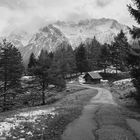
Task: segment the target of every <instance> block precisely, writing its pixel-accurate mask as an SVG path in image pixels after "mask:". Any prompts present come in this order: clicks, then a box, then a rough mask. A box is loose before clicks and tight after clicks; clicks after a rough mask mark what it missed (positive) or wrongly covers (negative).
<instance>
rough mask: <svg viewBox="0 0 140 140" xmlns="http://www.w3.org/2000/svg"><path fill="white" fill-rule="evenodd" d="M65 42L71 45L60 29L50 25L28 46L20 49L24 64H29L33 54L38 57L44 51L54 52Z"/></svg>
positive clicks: (35, 36) (37, 34)
mask: <svg viewBox="0 0 140 140" xmlns="http://www.w3.org/2000/svg"><path fill="white" fill-rule="evenodd" d="M63 42H67V43H69V40H68V39H67V38H66V37H65V36H64V35H63V33H62V32H61V31H60V30H59V29H57V28H56V27H54V26H53V25H48V26H46V27H43V28H41V29H40V30H39V31H38V32H37V33H35V34H34V35H33V36H32V38H31V39H30V40H29V42H28V45H26V46H24V47H20V48H19V50H20V52H21V54H22V56H23V60H24V62H25V63H27V62H28V60H29V57H30V54H31V53H32V52H33V53H34V54H35V56H36V57H38V56H39V54H40V52H41V50H42V49H44V50H48V52H51V51H52V52H53V51H55V50H56V48H57V47H58V46H59V45H60V44H61V43H63Z"/></svg>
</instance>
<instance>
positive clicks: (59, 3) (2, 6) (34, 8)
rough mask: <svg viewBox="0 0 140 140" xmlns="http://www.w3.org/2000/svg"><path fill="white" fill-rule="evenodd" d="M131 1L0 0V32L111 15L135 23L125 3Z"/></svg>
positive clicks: (119, 19)
mask: <svg viewBox="0 0 140 140" xmlns="http://www.w3.org/2000/svg"><path fill="white" fill-rule="evenodd" d="M130 2H131V0H0V34H2V33H3V34H4V33H6V32H8V31H9V30H13V29H15V28H16V29H17V28H23V29H27V30H30V31H31V30H34V29H37V28H38V27H40V26H41V25H45V23H46V22H51V21H55V20H79V19H87V18H102V17H105V18H114V19H117V20H118V21H119V22H120V23H123V24H126V25H129V26H131V25H133V24H136V23H135V21H134V20H133V19H132V18H131V16H130V15H129V13H128V10H127V7H126V5H127V4H129V3H130Z"/></svg>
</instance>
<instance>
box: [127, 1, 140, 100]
mask: <svg viewBox="0 0 140 140" xmlns="http://www.w3.org/2000/svg"><path fill="white" fill-rule="evenodd" d="M132 2H133V3H134V5H135V7H134V8H133V6H132V5H128V10H129V12H130V14H131V15H132V16H133V17H134V19H135V20H136V21H137V23H138V24H140V1H139V0H133V1H132ZM130 32H131V34H132V35H133V38H137V39H139V38H140V28H137V27H133V29H132V30H130ZM128 63H129V64H130V66H131V76H132V78H133V83H134V85H135V87H136V89H137V91H138V93H139V94H138V96H137V99H138V101H140V50H139V49H133V48H132V49H131V51H130V53H129V57H128Z"/></svg>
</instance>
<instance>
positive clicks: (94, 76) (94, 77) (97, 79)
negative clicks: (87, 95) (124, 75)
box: [84, 72, 103, 84]
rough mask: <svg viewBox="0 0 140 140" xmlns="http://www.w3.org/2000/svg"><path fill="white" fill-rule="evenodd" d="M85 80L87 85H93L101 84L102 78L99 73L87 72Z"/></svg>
mask: <svg viewBox="0 0 140 140" xmlns="http://www.w3.org/2000/svg"><path fill="white" fill-rule="evenodd" d="M84 79H85V81H86V83H91V84H100V83H101V79H103V78H102V76H101V75H100V74H99V73H95V72H87V73H86V74H85V76H84Z"/></svg>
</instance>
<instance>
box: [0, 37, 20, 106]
mask: <svg viewBox="0 0 140 140" xmlns="http://www.w3.org/2000/svg"><path fill="white" fill-rule="evenodd" d="M22 74H23V64H22V57H21V54H20V52H19V51H18V50H17V49H16V48H15V47H14V46H13V45H12V44H11V43H9V42H7V41H6V40H4V41H3V43H2V44H1V50H0V79H1V81H2V82H3V85H4V87H3V97H4V106H5V104H6V96H7V93H8V90H10V89H14V88H18V87H19V86H20V79H21V76H22Z"/></svg>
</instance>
